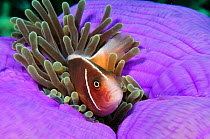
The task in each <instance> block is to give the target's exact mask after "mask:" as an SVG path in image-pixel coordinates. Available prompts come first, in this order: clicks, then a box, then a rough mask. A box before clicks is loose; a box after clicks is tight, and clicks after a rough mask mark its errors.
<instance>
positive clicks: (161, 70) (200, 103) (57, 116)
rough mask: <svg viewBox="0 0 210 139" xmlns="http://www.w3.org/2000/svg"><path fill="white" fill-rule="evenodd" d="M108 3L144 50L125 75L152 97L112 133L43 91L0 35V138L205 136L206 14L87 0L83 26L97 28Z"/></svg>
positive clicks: (209, 115)
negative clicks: (14, 56)
mask: <svg viewBox="0 0 210 139" xmlns="http://www.w3.org/2000/svg"><path fill="white" fill-rule="evenodd" d="M107 4H111V5H112V7H113V10H112V14H111V17H112V19H113V22H114V23H118V22H121V23H123V24H124V27H123V28H122V30H121V32H124V33H128V34H130V35H131V36H132V37H133V38H134V39H135V40H137V41H140V42H141V46H140V48H141V52H140V53H139V54H138V55H136V56H135V57H133V58H132V59H130V60H129V61H128V62H127V63H126V64H125V66H124V69H123V71H122V75H128V74H129V75H131V76H132V77H134V78H135V79H136V81H137V82H138V83H139V84H140V85H141V87H142V89H143V90H144V91H145V93H147V94H149V99H147V100H145V101H140V102H137V103H135V104H134V106H133V107H132V109H131V110H130V111H129V113H128V114H127V115H126V117H125V119H124V120H123V122H122V123H121V124H120V126H119V127H118V130H117V131H116V132H114V131H113V130H112V129H111V128H110V127H108V126H107V125H105V124H101V123H96V122H89V121H87V120H86V119H85V118H84V116H83V115H82V114H81V113H79V112H78V111H77V110H75V109H73V108H72V107H70V106H69V105H67V104H59V103H57V102H56V101H54V100H53V99H51V98H49V97H46V95H45V94H43V93H41V92H40V89H39V88H38V85H37V82H35V81H34V79H32V78H31V76H30V75H29V74H28V73H27V72H26V70H25V68H24V67H23V66H22V65H21V64H20V63H18V62H17V61H15V60H14V58H13V54H14V53H17V52H16V51H14V50H12V49H11V45H12V43H14V41H15V39H12V38H10V37H1V38H0V46H1V50H2V52H3V53H2V54H1V55H0V59H1V62H0V79H1V80H0V89H1V91H0V94H1V97H0V111H1V114H0V119H1V124H0V129H1V130H0V138H113V139H114V138H122V139H123V138H208V137H209V135H210V131H209V129H210V123H209V121H210V120H209V119H210V106H209V101H210V99H209V92H210V88H209V83H210V72H209V70H208V69H209V66H210V61H209V59H210V57H209V54H210V49H209V45H210V39H209V38H210V37H209V36H210V34H209V32H210V30H209V29H210V26H209V25H210V19H209V17H207V16H205V15H203V14H201V13H199V12H196V11H194V10H191V9H188V8H185V7H180V6H173V5H165V4H158V3H153V2H148V1H136V0H129V1H124V0H120V1H118V0H114V1H113V0H107V1H94V0H91V1H87V7H86V9H85V12H84V14H83V18H82V20H81V25H82V26H83V23H84V24H85V23H86V22H87V21H88V22H89V21H90V22H91V24H92V27H91V28H92V29H95V28H96V27H98V25H99V24H100V21H101V17H102V14H103V13H104V7H105V6H106V5H107ZM75 7H76V6H75ZM75 7H72V8H71V13H73V14H74V13H75V11H76V8H75ZM96 13H97V15H96ZM61 17H62V15H61V16H60V17H59V18H61ZM59 21H61V19H60V20H59ZM112 24H113V23H112ZM105 30H106V29H105ZM90 32H91V31H90ZM29 49H30V47H29ZM44 56H45V58H47V55H44Z"/></svg>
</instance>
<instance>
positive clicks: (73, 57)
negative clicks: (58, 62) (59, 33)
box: [68, 54, 108, 80]
mask: <svg viewBox="0 0 210 139" xmlns="http://www.w3.org/2000/svg"><path fill="white" fill-rule="evenodd" d="M75 58H81V59H82V60H84V61H85V62H87V63H88V64H90V65H91V66H92V67H93V68H94V69H96V70H97V71H98V72H99V73H100V74H101V76H103V77H104V78H105V79H106V80H108V77H106V75H104V74H103V73H102V72H101V71H100V70H99V69H98V68H97V67H96V66H95V65H94V64H93V63H91V62H90V61H89V60H87V59H86V58H84V57H82V56H80V55H76V54H72V55H69V56H68V60H71V59H75Z"/></svg>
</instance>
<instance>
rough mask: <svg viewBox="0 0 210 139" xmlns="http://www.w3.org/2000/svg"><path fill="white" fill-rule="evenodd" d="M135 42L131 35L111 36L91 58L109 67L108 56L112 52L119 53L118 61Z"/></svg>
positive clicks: (105, 67)
mask: <svg viewBox="0 0 210 139" xmlns="http://www.w3.org/2000/svg"><path fill="white" fill-rule="evenodd" d="M133 43H134V40H133V38H132V37H131V36H130V35H125V34H122V33H121V34H117V35H115V36H114V37H113V38H111V39H110V40H109V41H108V42H107V43H106V44H105V45H104V46H103V47H101V48H100V49H99V51H98V52H97V53H96V54H95V55H93V56H92V57H91V58H90V59H89V60H90V61H92V62H94V63H96V64H97V65H99V66H101V67H102V68H104V69H107V64H108V58H109V55H110V54H111V53H116V54H117V61H119V60H120V59H121V57H122V56H124V55H125V54H126V52H128V51H129V50H130V49H131V48H132V44H133Z"/></svg>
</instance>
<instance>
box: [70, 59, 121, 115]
mask: <svg viewBox="0 0 210 139" xmlns="http://www.w3.org/2000/svg"><path fill="white" fill-rule="evenodd" d="M68 65H69V73H70V78H71V81H72V83H73V85H74V87H75V90H76V91H77V93H78V94H79V97H80V99H81V101H82V102H83V103H84V104H85V105H86V106H87V107H88V108H89V109H90V110H91V111H92V112H93V113H94V114H96V115H98V116H101V117H102V116H106V115H108V114H110V113H112V112H113V111H114V110H115V109H116V108H117V107H118V105H119V104H120V102H121V100H122V97H123V91H122V89H121V87H120V84H119V82H118V80H117V77H116V76H115V74H114V73H112V72H109V71H106V70H105V69H103V68H102V67H100V66H98V65H96V64H94V63H92V62H91V61H89V60H88V59H86V58H84V57H82V56H79V55H71V56H69V57H68Z"/></svg>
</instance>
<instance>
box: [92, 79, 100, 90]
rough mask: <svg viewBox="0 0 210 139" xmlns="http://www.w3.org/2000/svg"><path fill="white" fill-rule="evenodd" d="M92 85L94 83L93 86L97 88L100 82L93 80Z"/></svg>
mask: <svg viewBox="0 0 210 139" xmlns="http://www.w3.org/2000/svg"><path fill="white" fill-rule="evenodd" d="M93 85H94V87H95V88H99V87H100V83H99V81H97V80H95V81H94V82H93Z"/></svg>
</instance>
